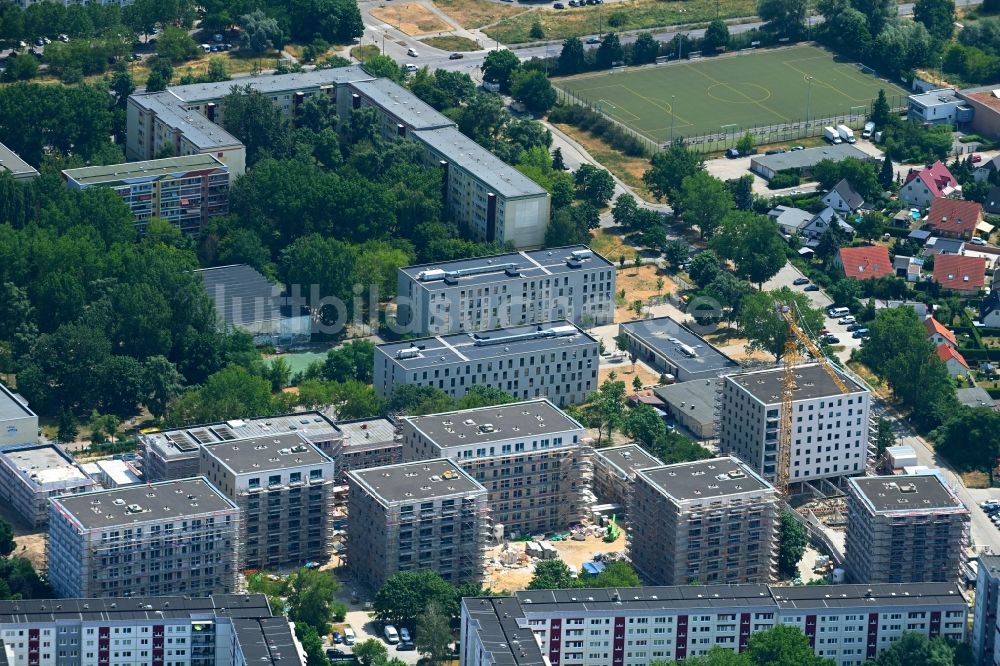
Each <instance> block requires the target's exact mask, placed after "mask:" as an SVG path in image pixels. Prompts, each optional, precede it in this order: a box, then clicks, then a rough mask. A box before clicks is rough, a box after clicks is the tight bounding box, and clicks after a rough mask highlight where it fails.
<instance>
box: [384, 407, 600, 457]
mask: <svg viewBox="0 0 1000 666" xmlns="http://www.w3.org/2000/svg"><path fill="white" fill-rule="evenodd" d="M403 419H404V420H405V421H407V422H409V423H410V424H411V425H412V426H413V427H414V428H415V429H416V430H417V431H419V432H420V433H422V434H423V435H424V436H425V437H427V439H429V440H430V441H431V442H433V443H434V444H436V445H437V446H439V447H441V448H449V447H452V446H472V445H476V444H488V443H490V442H501V441H506V440H510V439H524V440H527V439H531V438H532V437H540V436H544V435H547V434H550V433H554V432H565V431H567V430H582V429H583V426H581V425H580V424H579V423H577V422H576V421H575V420H573V419H572V418H570V417H569V416H567V415H566V413H565V412H563V411H562V410H560V409H559V408H558V407H556V406H555V405H553V404H552V403H551V402H549V401H548V400H529V401H526V402H512V403H510V404H507V405H497V406H494V407H479V408H476V409H465V410H461V411H456V412H444V413H442V414H429V415H427V416H406V417H403ZM572 445H573V442H563V443H562V446H572Z"/></svg>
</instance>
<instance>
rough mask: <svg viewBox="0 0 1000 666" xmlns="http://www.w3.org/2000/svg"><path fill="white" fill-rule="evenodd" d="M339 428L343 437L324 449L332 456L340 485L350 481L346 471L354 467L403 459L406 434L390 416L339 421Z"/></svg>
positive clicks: (396, 462)
mask: <svg viewBox="0 0 1000 666" xmlns="http://www.w3.org/2000/svg"><path fill="white" fill-rule="evenodd" d="M337 429H338V430H339V431H340V432H341V433H342V435H343V437H342V438H341V439H339V440H337V441H336V442H335V443H333V445H332V446H331V447H330V448H329V449H323V452H324V453H326V454H327V455H328V456H330V457H331V458H333V466H334V469H336V470H337V484H338V485H340V484H344V483H347V473H348V472H350V471H351V470H362V469H369V468H372V467H382V466H384V465H396V464H399V463H401V462H403V435H402V434H401V433H400V431H399V428H398V427H397V426H396V424H395V423H393V422H392V421H390V420H389V419H387V418H385V417H380V418H377V419H355V420H352V421H340V422H338V423H337ZM321 448H322V447H321Z"/></svg>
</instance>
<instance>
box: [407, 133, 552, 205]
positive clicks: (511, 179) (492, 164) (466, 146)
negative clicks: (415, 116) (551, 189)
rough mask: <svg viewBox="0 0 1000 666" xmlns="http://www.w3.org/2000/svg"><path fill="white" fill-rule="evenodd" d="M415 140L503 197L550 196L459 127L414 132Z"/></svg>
mask: <svg viewBox="0 0 1000 666" xmlns="http://www.w3.org/2000/svg"><path fill="white" fill-rule="evenodd" d="M408 119H409V116H403V120H408ZM414 136H415V137H416V138H417V140H419V141H422V142H424V143H425V144H427V145H428V146H430V147H431V148H433V149H434V150H436V151H437V152H438V153H440V154H441V155H443V156H444V157H445V158H446V159H447V160H448V161H449V162H450V163H452V164H455V165H456V166H459V167H461V168H463V169H465V170H466V171H468V172H469V173H471V174H472V175H473V176H474V177H476V178H478V179H479V180H481V181H482V182H483V183H486V184H488V187H490V188H491V189H494V190H496V193H497V194H499V195H501V196H504V197H506V198H508V199H515V198H517V197H537V196H543V195H546V194H547V192H546V190H545V188H544V187H542V186H541V185H539V184H538V183H536V182H535V181H533V180H531V179H530V178H528V177H527V176H525V175H524V174H523V173H521V172H520V171H518V170H517V169H515V168H514V167H512V166H510V165H509V164H507V163H506V162H504V161H503V160H501V159H500V158H499V157H497V156H496V155H494V154H493V153H491V152H490V151H488V150H486V149H485V148H483V147H482V146H480V145H479V144H478V143H476V142H475V141H473V140H472V139H470V138H469V137H467V136H465V135H464V134H462V133H461V132H460V131H459V130H458V128H457V127H453V126H452V127H439V128H437V129H422V130H418V131H416V132H414Z"/></svg>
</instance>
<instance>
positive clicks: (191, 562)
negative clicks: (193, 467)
mask: <svg viewBox="0 0 1000 666" xmlns="http://www.w3.org/2000/svg"><path fill="white" fill-rule="evenodd" d="M239 523H240V512H239V509H238V508H237V506H236V505H235V504H234V503H233V502H232V501H230V500H229V499H228V498H226V497H225V496H224V495H222V493H220V492H219V490H218V489H216V488H215V487H214V486H213V485H212V484H210V483H208V481H206V480H205V479H204V478H201V477H198V478H192V479H183V480H179V481H164V482H162V483H153V484H149V485H145V486H128V487H125V488H116V489H114V490H102V491H97V492H91V493H81V494H77V495H64V496H62V497H56V498H53V499H52V500H51V511H50V514H49V538H48V548H47V555H48V571H49V582H50V583H51V584H52V587H53V589H54V590H55V591H56V593H57V594H58V595H59V596H61V597H74V598H84V597H91V598H97V597H101V598H104V597H121V596H126V597H143V596H151V597H156V596H162V595H165V594H189V595H192V596H207V595H210V594H227V593H230V592H235V591H236V577H237V575H238V572H239V569H240V551H241V547H240V540H239Z"/></svg>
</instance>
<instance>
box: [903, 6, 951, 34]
mask: <svg viewBox="0 0 1000 666" xmlns="http://www.w3.org/2000/svg"><path fill="white" fill-rule="evenodd" d="M913 19H914V20H915V21H917V22H919V23H923V24H924V27H925V28H927V32H929V33H930V34H931V36H932V37H934V38H935V39H940V40H942V41H945V40H948V39H951V35H952V33H953V32H954V31H955V0H916V2H915V3H914V5H913Z"/></svg>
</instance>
